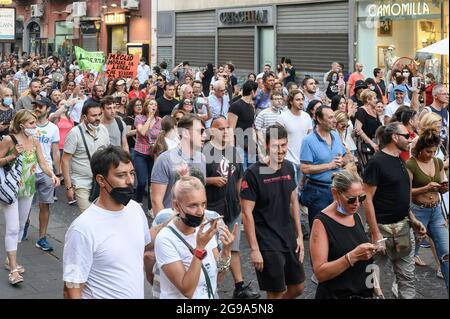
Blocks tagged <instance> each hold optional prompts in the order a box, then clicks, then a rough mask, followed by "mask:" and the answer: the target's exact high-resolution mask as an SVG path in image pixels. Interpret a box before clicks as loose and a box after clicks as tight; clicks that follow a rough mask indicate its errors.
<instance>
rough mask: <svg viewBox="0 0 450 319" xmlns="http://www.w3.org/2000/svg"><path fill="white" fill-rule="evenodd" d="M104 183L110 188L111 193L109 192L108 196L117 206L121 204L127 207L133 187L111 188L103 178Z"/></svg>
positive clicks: (132, 194)
mask: <svg viewBox="0 0 450 319" xmlns="http://www.w3.org/2000/svg"><path fill="white" fill-rule="evenodd" d="M105 181H106V182H107V183H108V185H109V186H111V191H110V192H109V196H111V197H112V199H114V201H115V202H116V203H117V204H122V205H123V206H127V205H128V203H129V202H130V200H131V199H132V198H133V196H134V188H133V186H132V185H131V186H127V187H113V186H112V185H111V184H110V183H109V182H108V180H107V179H106V178H105Z"/></svg>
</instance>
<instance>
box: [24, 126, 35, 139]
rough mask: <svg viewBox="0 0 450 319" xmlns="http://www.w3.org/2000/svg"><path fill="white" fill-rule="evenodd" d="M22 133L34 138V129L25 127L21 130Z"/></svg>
mask: <svg viewBox="0 0 450 319" xmlns="http://www.w3.org/2000/svg"><path fill="white" fill-rule="evenodd" d="M23 132H24V133H25V135H26V136H31V137H33V136H36V128H29V127H27V128H24V129H23Z"/></svg>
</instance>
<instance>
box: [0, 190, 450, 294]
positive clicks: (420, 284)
mask: <svg viewBox="0 0 450 319" xmlns="http://www.w3.org/2000/svg"><path fill="white" fill-rule="evenodd" d="M57 194H58V197H59V201H58V202H56V203H55V204H54V205H52V206H51V217H50V225H49V231H48V232H49V241H50V243H51V244H52V245H53V246H54V248H55V249H54V251H53V252H51V253H46V252H43V251H41V250H39V249H37V248H36V247H35V245H34V244H35V242H36V240H37V237H38V231H37V227H38V211H37V210H36V206H33V209H32V213H31V227H30V230H29V234H28V240H26V241H24V242H23V243H21V244H19V254H18V261H19V262H20V263H21V264H23V265H24V266H25V267H26V273H25V274H24V279H25V282H24V283H23V284H22V285H20V286H19V287H12V286H10V285H9V284H8V272H7V271H6V270H2V269H0V299H4V298H6V299H15V298H24V299H38V298H39V299H55V298H56V299H58V298H62V297H63V293H62V292H63V283H62V252H63V247H64V235H65V232H66V230H67V228H68V227H69V225H70V223H71V222H72V221H73V220H74V219H75V218H76V217H77V216H78V214H79V213H78V208H77V207H76V206H68V205H67V201H66V198H65V194H64V192H63V190H62V188H59V189H58V191H57ZM0 215H1V214H0ZM4 232H5V225H4V218H3V217H0V246H1V249H0V261H2V262H3V261H4V259H5V251H4ZM241 238H242V241H241V255H242V270H243V274H244V278H245V280H246V281H252V286H253V288H254V289H257V288H258V284H257V281H256V276H255V271H254V269H253V268H252V267H251V265H250V263H249V248H248V245H247V241H246V239H245V235H244V234H242V237H241ZM305 247H306V249H307V250H308V242H305ZM420 254H421V256H422V259H423V260H425V262H426V263H427V266H426V267H417V268H416V290H417V298H420V299H423V298H427V299H428V298H431V299H448V295H447V293H446V289H445V284H444V281H443V280H442V279H439V278H437V277H436V270H435V265H434V262H433V258H432V254H431V252H430V249H424V248H421V250H420ZM304 265H305V271H306V282H305V292H304V294H303V295H302V296H301V297H300V299H312V298H314V294H315V288H316V286H315V285H314V284H313V283H312V281H311V275H312V270H311V264H310V260H309V257H308V252H307V253H306V257H305V263H304ZM2 268H3V267H2ZM381 274H382V283H381V285H382V287H383V288H384V293H385V295H386V297H387V298H393V294H392V292H391V284H392V281H393V272H392V270H391V268H389V264H388V265H387V266H386V268H385V269H383V270H382V271H381ZM233 289H234V284H233V280H232V277H231V274H227V276H226V279H225V282H224V284H222V285H221V286H220V287H219V294H220V296H221V297H222V298H225V299H229V298H231V296H232V294H233ZM261 295H262V296H263V297H265V293H261ZM145 297H146V298H151V297H152V296H151V286H150V285H149V284H148V283H146V284H145Z"/></svg>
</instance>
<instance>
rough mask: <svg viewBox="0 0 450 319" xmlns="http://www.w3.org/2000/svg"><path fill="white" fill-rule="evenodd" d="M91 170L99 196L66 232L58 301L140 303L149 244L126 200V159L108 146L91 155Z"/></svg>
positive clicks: (129, 188)
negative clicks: (60, 294)
mask: <svg viewBox="0 0 450 319" xmlns="http://www.w3.org/2000/svg"><path fill="white" fill-rule="evenodd" d="M97 108H98V107H97ZM82 125H83V124H82ZM91 167H92V173H93V174H94V176H95V179H96V182H97V183H98V185H99V188H100V195H99V197H98V199H97V200H95V202H94V203H93V204H92V205H91V206H90V207H89V208H88V209H87V210H86V212H85V213H83V214H82V215H80V216H79V217H78V218H77V219H75V221H74V222H73V223H72V224H71V225H70V227H69V229H68V231H67V233H66V237H65V245H64V253H63V280H64V298H66V299H80V298H81V299H143V298H144V271H143V269H145V271H146V273H147V275H149V274H150V273H151V267H149V263H148V261H147V260H144V254H145V253H146V252H148V251H149V250H150V241H151V239H150V232H149V227H148V222H147V218H146V217H145V214H144V212H143V211H142V208H141V207H140V205H139V204H138V203H137V202H135V201H133V200H132V197H133V183H134V168H133V164H132V163H131V158H130V155H129V154H128V153H126V152H124V151H123V150H122V149H121V148H120V147H117V146H112V145H110V146H108V147H106V148H104V149H101V150H98V151H97V152H95V153H94V155H93V157H92V166H91ZM91 167H90V168H89V171H91Z"/></svg>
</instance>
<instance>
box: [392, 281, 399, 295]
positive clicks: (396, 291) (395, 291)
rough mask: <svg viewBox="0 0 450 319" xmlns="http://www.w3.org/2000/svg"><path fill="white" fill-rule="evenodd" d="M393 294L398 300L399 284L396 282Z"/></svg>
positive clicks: (393, 286) (393, 285)
mask: <svg viewBox="0 0 450 319" xmlns="http://www.w3.org/2000/svg"><path fill="white" fill-rule="evenodd" d="M392 293H393V294H394V296H395V298H398V284H397V283H396V282H394V283H393V284H392Z"/></svg>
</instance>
